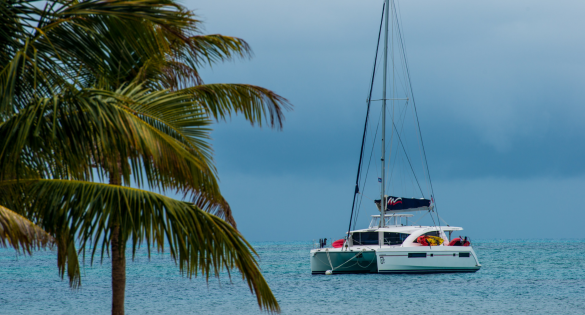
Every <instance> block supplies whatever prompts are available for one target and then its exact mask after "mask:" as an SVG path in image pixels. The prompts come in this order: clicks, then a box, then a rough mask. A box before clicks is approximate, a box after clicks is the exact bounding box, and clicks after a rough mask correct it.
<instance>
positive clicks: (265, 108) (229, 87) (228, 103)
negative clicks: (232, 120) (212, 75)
mask: <svg viewBox="0 0 585 315" xmlns="http://www.w3.org/2000/svg"><path fill="white" fill-rule="evenodd" d="M181 92H184V93H186V94H190V95H192V97H193V98H194V99H195V100H196V101H199V102H200V104H201V106H203V107H204V108H205V109H206V110H207V111H208V112H209V114H210V115H211V116H212V117H214V118H215V119H216V120H225V119H226V118H228V117H231V114H232V113H236V114H238V113H241V114H243V115H244V117H245V118H246V120H248V121H249V122H250V123H251V124H252V125H254V124H258V125H259V126H262V122H263V121H265V122H267V123H268V124H269V125H270V126H271V127H273V128H279V129H282V124H283V122H284V111H285V110H290V109H291V108H292V107H291V105H290V103H289V101H288V100H287V99H285V98H284V97H282V96H280V95H278V94H276V93H274V92H272V91H270V90H268V89H265V88H262V87H259V86H255V85H249V84H206V85H200V86H195V87H191V88H186V89H183V90H181Z"/></svg>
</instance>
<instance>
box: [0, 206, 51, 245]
mask: <svg viewBox="0 0 585 315" xmlns="http://www.w3.org/2000/svg"><path fill="white" fill-rule="evenodd" d="M54 243H55V240H54V239H53V237H51V235H49V234H48V233H47V232H45V231H44V230H43V229H41V228H40V227H38V226H36V225H35V224H33V223H32V222H31V221H29V220H28V219H26V218H25V217H23V216H21V215H19V214H17V213H16V212H14V211H12V210H10V209H8V208H6V207H3V206H1V205H0V246H2V247H7V246H10V247H13V248H14V249H16V250H17V251H18V252H20V250H21V249H22V251H23V252H25V253H28V254H29V255H30V254H32V251H33V250H35V249H41V248H46V247H51V246H52V245H54Z"/></svg>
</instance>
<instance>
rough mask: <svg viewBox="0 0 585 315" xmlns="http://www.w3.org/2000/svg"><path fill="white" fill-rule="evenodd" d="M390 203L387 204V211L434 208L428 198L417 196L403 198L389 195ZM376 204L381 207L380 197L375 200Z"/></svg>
mask: <svg viewBox="0 0 585 315" xmlns="http://www.w3.org/2000/svg"><path fill="white" fill-rule="evenodd" d="M387 198H388V204H387V205H386V212H401V211H419V210H431V209H433V207H432V205H431V201H430V200H428V199H422V198H421V199H416V198H402V197H393V196H388V197H387ZM375 202H376V206H378V209H380V199H378V200H375Z"/></svg>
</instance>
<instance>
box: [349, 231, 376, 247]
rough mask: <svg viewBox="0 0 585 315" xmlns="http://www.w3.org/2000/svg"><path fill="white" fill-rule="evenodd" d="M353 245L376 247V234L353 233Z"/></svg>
mask: <svg viewBox="0 0 585 315" xmlns="http://www.w3.org/2000/svg"><path fill="white" fill-rule="evenodd" d="M352 238H353V245H354V246H356V245H378V244H379V241H378V232H358V233H353V235H352Z"/></svg>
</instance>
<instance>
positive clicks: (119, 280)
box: [110, 173, 126, 315]
mask: <svg viewBox="0 0 585 315" xmlns="http://www.w3.org/2000/svg"><path fill="white" fill-rule="evenodd" d="M121 183H122V178H121V175H119V174H112V173H110V184H111V185H118V186H119V185H120V184H121ZM113 220H114V224H113V225H112V231H111V233H112V239H111V243H110V245H111V246H112V315H124V294H125V292H126V254H125V252H126V251H125V250H124V249H125V248H126V246H125V245H126V244H124V239H123V238H122V237H121V235H120V234H121V231H120V221H119V219H118V217H114V218H113Z"/></svg>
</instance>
